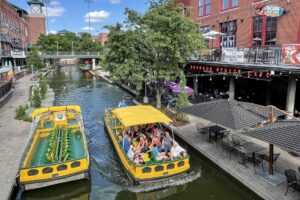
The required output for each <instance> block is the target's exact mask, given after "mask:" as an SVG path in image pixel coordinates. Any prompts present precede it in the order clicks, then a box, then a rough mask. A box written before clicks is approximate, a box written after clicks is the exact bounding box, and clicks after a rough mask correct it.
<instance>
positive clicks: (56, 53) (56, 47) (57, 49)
mask: <svg viewBox="0 0 300 200" xmlns="http://www.w3.org/2000/svg"><path fill="white" fill-rule="evenodd" d="M56 55H57V56H58V41H56Z"/></svg>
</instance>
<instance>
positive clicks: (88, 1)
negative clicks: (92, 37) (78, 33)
mask: <svg viewBox="0 0 300 200" xmlns="http://www.w3.org/2000/svg"><path fill="white" fill-rule="evenodd" d="M85 2H86V3H87V4H88V12H89V34H91V13H90V4H91V3H93V0H85Z"/></svg>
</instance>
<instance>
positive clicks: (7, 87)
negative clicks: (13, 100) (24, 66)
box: [0, 80, 13, 100]
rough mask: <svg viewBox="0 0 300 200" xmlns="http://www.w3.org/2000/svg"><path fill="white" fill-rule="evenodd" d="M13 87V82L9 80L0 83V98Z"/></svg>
mask: <svg viewBox="0 0 300 200" xmlns="http://www.w3.org/2000/svg"><path fill="white" fill-rule="evenodd" d="M12 87H13V82H12V80H10V81H9V82H7V83H4V84H3V85H0V100H1V99H2V98H3V97H4V96H5V95H6V94H7V93H9V91H10V90H11V89H12Z"/></svg>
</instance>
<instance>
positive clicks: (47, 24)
mask: <svg viewBox="0 0 300 200" xmlns="http://www.w3.org/2000/svg"><path fill="white" fill-rule="evenodd" d="M49 2H50V0H44V3H45V10H46V34H48V32H49V23H48V4H49Z"/></svg>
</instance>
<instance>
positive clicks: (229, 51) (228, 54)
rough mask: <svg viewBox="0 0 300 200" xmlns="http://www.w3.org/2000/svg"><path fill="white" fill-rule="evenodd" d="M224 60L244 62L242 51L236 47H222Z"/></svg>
mask: <svg viewBox="0 0 300 200" xmlns="http://www.w3.org/2000/svg"><path fill="white" fill-rule="evenodd" d="M222 53H223V56H222V57H223V61H224V62H241V63H242V62H244V51H239V50H237V49H236V48H223V49H222Z"/></svg>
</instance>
